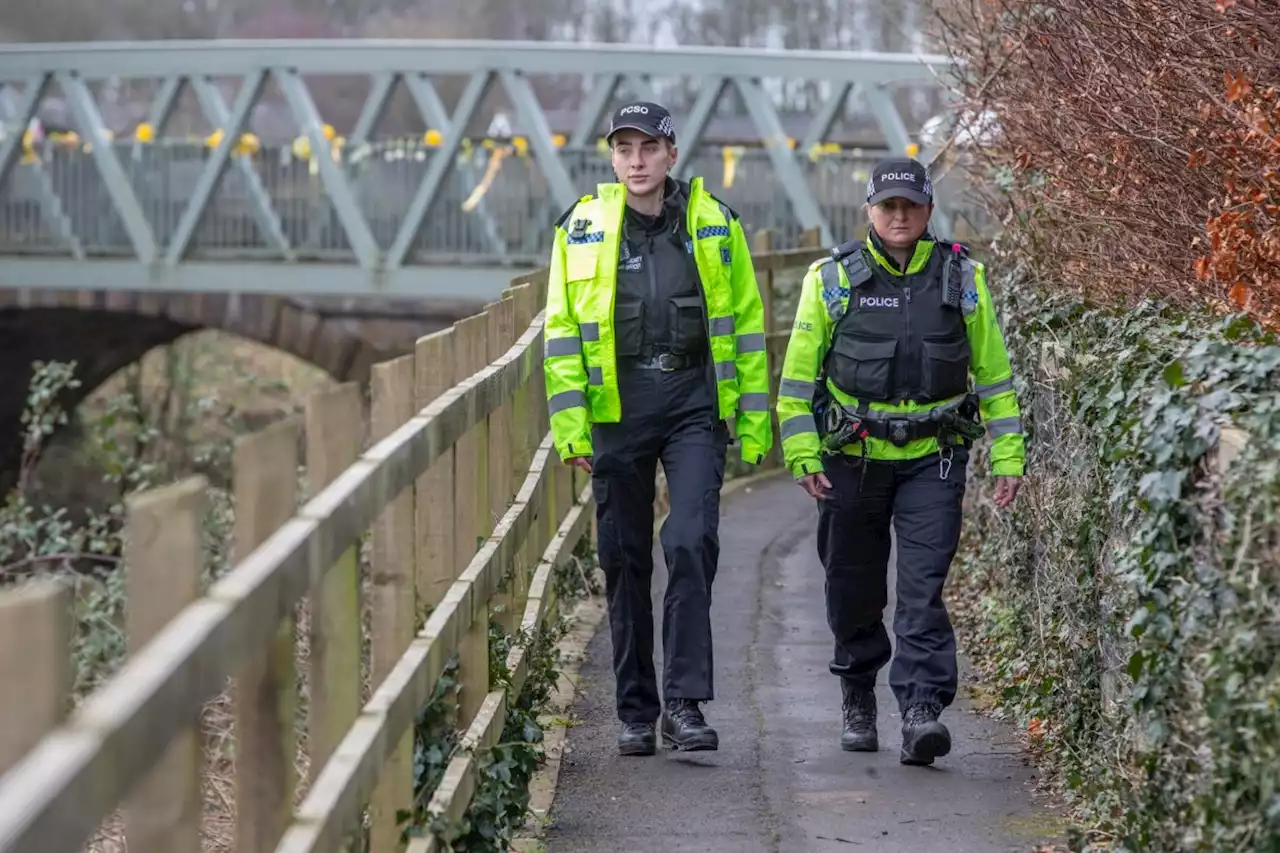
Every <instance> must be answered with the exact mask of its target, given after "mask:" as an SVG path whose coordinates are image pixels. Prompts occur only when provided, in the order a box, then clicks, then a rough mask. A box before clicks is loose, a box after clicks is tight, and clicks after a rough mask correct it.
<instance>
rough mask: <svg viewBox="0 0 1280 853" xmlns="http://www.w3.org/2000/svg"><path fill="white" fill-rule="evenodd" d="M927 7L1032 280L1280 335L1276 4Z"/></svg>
mask: <svg viewBox="0 0 1280 853" xmlns="http://www.w3.org/2000/svg"><path fill="white" fill-rule="evenodd" d="M938 2H939V5H940V6H941V7H942V8H939V9H938V11H939V17H940V19H941V21H942V31H943V33H942V38H943V40H944V41H945V42H946V43H947V46H948V48H949V49H950V51H951V52H952V54H953V55H955V56H957V57H959V58H960V59H962V60H963V61H964V62H965V63H966V64H967V68H968V73H967V74H966V75H965V77H966V82H965V84H964V92H963V94H964V97H965V100H966V101H967V104H965V108H966V109H967V110H968V111H970V113H969V114H971V115H975V116H977V115H982V114H983V113H984V112H986V111H992V112H994V113H995V115H996V121H997V122H998V126H999V131H1000V132H999V136H998V138H997V141H996V142H995V143H994V144H993V145H992V146H990V147H989V148H987V149H985V150H983V151H981V152H980V153H979V157H980V159H981V160H982V161H984V162H985V163H986V164H987V165H992V166H995V167H996V169H997V171H996V174H997V175H1003V177H1004V180H1005V183H1006V186H1007V188H1009V189H1010V190H1011V192H1010V194H1009V195H1008V196H1006V198H1007V200H1009V201H1011V203H1012V209H1011V210H1007V211H1004V214H1005V215H1006V226H1010V227H1008V228H1007V229H1006V234H1007V236H1008V237H1010V238H1013V239H1015V240H1020V241H1023V246H1022V248H1023V249H1024V250H1025V253H1026V254H1027V255H1029V256H1030V257H1031V258H1033V260H1034V263H1035V264H1036V265H1037V267H1038V268H1037V272H1039V273H1040V274H1042V275H1043V276H1045V277H1047V279H1048V280H1049V281H1051V282H1055V283H1059V284H1061V285H1063V286H1066V287H1070V288H1074V289H1078V290H1080V291H1082V292H1084V293H1085V294H1087V295H1088V296H1090V297H1091V298H1105V299H1124V300H1128V299H1132V298H1136V297H1142V296H1159V297H1165V298H1169V299H1171V300H1173V301H1175V302H1178V303H1180V304H1183V305H1185V306H1187V307H1193V306H1194V307H1197V308H1198V307H1200V306H1203V305H1204V303H1205V302H1206V301H1208V302H1210V303H1211V304H1213V305H1214V306H1215V308H1216V307H1221V308H1227V309H1230V308H1245V309H1247V310H1248V311H1249V312H1250V313H1251V314H1253V315H1254V316H1255V317H1257V318H1258V319H1261V320H1263V321H1264V322H1267V323H1268V324H1269V325H1272V326H1273V327H1274V326H1280V96H1278V94H1277V87H1278V86H1280V0H1216V2H1215V0H1035V2H1033V0H938Z"/></svg>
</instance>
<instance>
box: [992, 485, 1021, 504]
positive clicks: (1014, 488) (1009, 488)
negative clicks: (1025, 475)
mask: <svg viewBox="0 0 1280 853" xmlns="http://www.w3.org/2000/svg"><path fill="white" fill-rule="evenodd" d="M1021 485H1022V478H1021V477H996V506H997V507H999V508H1000V509H1004V508H1005V507H1007V506H1009V505H1010V504H1012V503H1013V499H1014V498H1015V497H1016V496H1017V494H1018V488H1019V487H1020V486H1021Z"/></svg>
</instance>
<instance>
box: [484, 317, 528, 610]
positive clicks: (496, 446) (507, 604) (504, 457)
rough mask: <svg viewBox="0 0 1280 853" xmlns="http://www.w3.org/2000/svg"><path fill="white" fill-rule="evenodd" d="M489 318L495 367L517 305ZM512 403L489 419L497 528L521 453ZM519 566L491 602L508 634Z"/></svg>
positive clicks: (491, 357) (491, 485)
mask: <svg viewBox="0 0 1280 853" xmlns="http://www.w3.org/2000/svg"><path fill="white" fill-rule="evenodd" d="M488 317H489V349H488V353H487V361H488V362H489V363H490V364H492V363H493V362H495V361H497V360H498V359H499V358H501V357H502V356H503V355H504V354H505V353H506V351H507V350H508V349H510V348H511V344H512V342H513V340H514V338H513V333H514V331H515V301H514V300H513V299H512V298H511V297H510V295H508V296H506V297H504V298H503V299H502V300H501V301H499V302H497V303H494V304H493V305H490V306H489V310H488ZM512 402H513V401H512V399H511V398H508V399H507V400H504V401H503V402H502V403H501V404H500V405H499V406H498V408H497V409H496V410H495V411H494V413H493V414H492V415H491V416H490V417H489V499H490V504H491V508H490V512H491V513H492V514H493V523H494V524H495V525H496V524H497V523H498V521H499V520H500V519H501V518H502V517H503V516H504V515H505V514H506V512H507V508H508V507H510V506H511V500H512V498H513V497H514V496H515V490H516V485H515V482H514V475H515V465H516V460H517V459H518V458H519V452H518V450H517V449H516V448H514V447H513V444H514V442H515V436H516V433H515V430H514V425H513V421H514V417H513V412H512ZM521 479H523V478H521ZM518 563H519V557H518V555H517V557H516V559H515V560H514V561H513V565H510V566H503V567H502V568H503V571H505V572H508V573H509V577H508V579H507V583H506V586H505V587H504V588H503V589H502V590H501V591H500V592H499V593H498V594H497V595H495V596H494V600H493V602H492V604H493V606H494V608H496V609H498V610H499V614H498V620H497V621H498V622H499V623H500V624H502V625H503V627H505V628H506V629H507V630H508V631H511V630H513V628H514V627H515V625H513V621H518V620H513V617H512V611H513V610H514V607H515V602H516V598H517V594H516V593H517V590H518V588H519V586H520V578H519V566H518Z"/></svg>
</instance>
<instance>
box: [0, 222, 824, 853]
mask: <svg viewBox="0 0 1280 853" xmlns="http://www.w3.org/2000/svg"><path fill="white" fill-rule="evenodd" d="M815 236H816V235H815ZM768 239H769V238H768V236H767V235H761V236H759V237H758V238H757V251H756V252H755V254H753V260H754V263H755V268H756V272H757V277H758V280H759V282H760V287H761V292H762V297H763V298H764V300H765V302H766V305H767V314H768V317H769V318H770V322H771V325H770V326H769V327H768V328H769V330H770V332H771V333H772V334H770V335H769V339H770V341H771V347H770V348H771V351H772V352H773V361H774V366H773V369H774V378H775V387H776V377H777V373H778V369H779V367H780V363H781V352H782V348H783V347H784V346H785V336H786V335H785V325H789V323H787V324H785V325H784V324H783V323H781V322H779V319H778V318H779V317H780V316H785V313H786V309H785V307H784V306H782V305H781V303H785V302H786V299H785V298H784V297H780V296H779V295H778V294H779V293H780V292H782V291H785V290H786V288H787V287H794V285H795V284H796V282H798V280H799V276H800V274H801V273H802V272H803V269H804V267H805V266H807V265H808V263H810V262H811V261H812V260H814V259H815V258H817V257H819V256H820V255H821V252H820V250H817V249H816V248H807V249H800V250H790V251H783V252H768V251H767V248H768V246H767V243H768ZM810 239H813V237H811V238H810ZM545 286H546V279H545V271H544V272H539V273H535V274H532V275H529V276H525V277H522V278H521V279H516V280H515V281H514V282H513V286H512V287H511V288H510V289H509V290H508V291H507V292H506V294H505V295H504V298H503V299H502V300H501V301H499V302H497V303H494V304H491V305H489V306H488V307H487V309H486V311H484V312H483V313H481V314H478V315H475V316H473V317H469V318H466V319H464V320H461V321H459V322H457V323H455V324H454V326H453V327H452V328H450V329H448V330H445V331H442V332H439V333H436V334H433V335H429V336H427V337H424V338H422V339H420V340H419V341H418V344H417V347H416V350H415V352H414V353H412V354H410V355H406V356H403V357H400V358H397V359H394V360H391V361H387V362H383V363H380V364H378V365H376V366H375V368H374V370H373V374H372V378H371V381H370V405H369V412H370V414H369V417H368V419H367V421H366V419H365V418H364V416H363V406H362V399H361V398H362V395H361V391H360V388H359V387H358V386H357V385H354V384H350V383H348V384H342V385H337V386H335V387H332V388H330V389H326V390H323V391H321V392H319V393H317V394H316V395H314V396H313V397H311V398H310V399H309V400H308V401H307V405H306V410H305V415H304V417H302V418H300V419H297V420H294V419H290V420H285V421H281V422H279V423H277V424H274V425H272V426H270V427H268V428H266V429H265V430H262V431H261V432H258V433H256V434H253V435H250V436H247V437H244V438H242V439H240V440H239V441H238V442H237V445H236V448H235V452H234V454H233V460H232V464H233V471H232V488H233V492H234V510H235V526H234V531H233V538H234V545H233V550H234V554H233V558H234V560H235V565H234V566H233V568H232V569H231V570H230V571H229V572H228V573H227V574H225V575H224V576H222V577H221V578H219V579H217V580H216V581H215V582H214V583H213V585H212V587H211V588H210V589H209V591H208V592H207V594H205V595H203V596H202V595H200V592H199V590H200V584H201V575H202V572H203V571H204V567H205V562H206V561H205V554H204V544H203V538H204V537H203V531H202V520H203V518H204V506H203V504H204V500H205V487H206V484H205V482H204V481H203V479H202V478H199V477H193V478H190V479H186V480H183V481H181V482H178V483H176V484H173V485H170V486H165V487H162V488H157V489H153V490H150V491H147V492H144V493H140V494H136V495H134V496H132V497H131V498H130V500H129V502H128V520H127V530H126V537H125V541H126V548H125V553H124V554H123V565H124V568H123V569H122V571H124V572H125V573H126V588H127V599H128V607H127V610H128V617H127V625H126V626H125V631H126V634H127V637H128V644H129V657H128V658H127V659H126V661H125V663H124V665H123V666H122V668H121V669H120V670H119V671H118V672H117V673H116V675H115V676H114V677H112V678H111V679H110V680H109V681H108V682H106V683H105V684H104V685H102V686H101V687H100V688H99V689H98V690H96V691H95V692H94V693H92V694H90V695H89V696H88V697H87V698H86V699H85V700H84V701H83V702H82V703H81V704H80V705H79V707H77V708H76V709H75V710H74V711H70V710H69V705H70V699H69V692H70V689H69V685H70V677H69V666H70V664H69V661H70V660H71V656H70V653H69V650H68V643H69V639H70V634H71V633H72V629H71V626H70V624H69V613H70V607H69V601H68V599H67V593H66V592H65V591H64V590H63V589H62V588H60V587H57V586H54V585H52V584H49V583H41V582H38V581H37V582H34V583H32V584H31V585H29V586H26V587H23V588H21V589H18V590H10V591H8V592H6V593H4V594H0V673H3V678H4V682H3V684H4V689H3V690H2V691H0V773H4V775H3V776H0V851H3V853H36V851H38V852H39V853H62V852H63V851H66V853H71V851H78V850H81V849H83V845H84V844H85V841H86V839H88V838H89V837H90V836H91V835H92V834H93V833H94V831H95V829H96V828H98V827H100V826H101V825H102V823H103V822H104V820H106V819H110V818H113V817H115V816H117V815H118V816H119V817H121V818H122V820H123V828H124V835H125V837H126V839H127V843H128V849H129V850H130V851H131V853H139V851H140V853H150V851H164V853H186V851H197V850H200V849H201V825H202V812H203V802H202V794H201V785H202V767H203V764H202V746H201V739H200V728H199V726H200V714H201V711H202V708H204V707H205V705H206V703H208V702H209V701H210V700H213V699H215V698H217V697H219V696H220V695H222V694H223V692H224V690H226V688H227V687H228V684H229V683H230V684H231V690H230V695H231V701H232V702H233V704H234V709H235V713H234V716H235V730H234V740H235V744H236V749H235V755H236V758H235V768H234V772H235V790H234V792H233V795H232V799H233V800H234V806H233V809H234V812H235V827H236V829H235V835H236V840H235V848H234V849H236V850H237V851H241V853H258V851H275V853H286V851H288V853H301V851H333V850H337V849H340V848H341V847H342V846H343V845H344V843H345V842H346V840H347V839H348V838H349V837H350V836H351V835H352V834H353V833H355V832H358V831H360V830H361V829H362V827H363V826H365V825H366V820H367V827H368V832H369V841H370V845H369V849H371V850H373V851H379V853H380V851H383V850H393V849H400V847H399V843H400V842H399V839H400V836H401V833H402V832H403V830H404V827H403V821H402V816H400V815H398V814H397V813H398V812H401V811H403V810H406V809H409V808H410V806H411V805H412V803H413V799H414V795H415V792H414V787H413V773H414V767H413V764H414V753H413V740H414V726H415V720H416V718H417V715H418V714H419V713H420V711H421V709H423V708H424V706H426V705H427V704H428V702H429V701H431V700H433V697H434V691H435V690H436V687H437V683H438V679H439V677H440V675H441V674H442V673H444V672H445V671H446V668H447V667H448V666H449V665H450V664H451V662H453V661H455V660H456V664H457V669H458V672H457V676H456V679H457V681H458V683H460V684H461V690H460V694H459V695H458V697H457V699H456V703H457V705H456V720H457V727H458V729H459V730H460V731H461V732H462V733H463V736H462V739H461V745H460V748H458V749H457V750H456V751H455V752H454V754H453V755H452V756H451V757H450V759H449V763H448V765H447V767H446V768H445V772H444V775H443V778H442V780H441V781H440V783H439V784H438V786H437V787H436V788H435V790H434V793H433V794H432V796H431V799H430V801H429V803H428V804H427V806H426V814H427V815H428V816H444V817H451V818H458V817H460V816H461V815H463V814H464V813H465V811H466V809H467V808H468V806H469V805H470V803H471V801H472V797H473V796H474V793H475V786H476V762H477V760H478V757H479V756H480V755H481V754H482V752H483V750H484V749H485V748H486V747H488V746H491V745H492V744H493V743H494V742H495V740H496V738H497V737H498V736H499V734H500V733H501V731H502V726H503V721H504V715H505V712H506V708H507V707H508V705H509V703H511V702H512V701H514V700H515V699H516V698H517V697H518V695H519V692H520V689H521V685H522V684H523V683H524V680H525V677H526V668H527V665H528V660H527V655H528V654H529V649H528V647H527V645H526V643H527V642H528V640H527V638H528V637H530V636H531V635H533V634H535V633H536V632H537V630H538V629H539V628H540V627H541V626H542V625H544V624H545V623H546V622H547V620H548V619H549V618H550V617H551V616H552V614H554V613H555V612H556V608H557V602H556V594H555V590H554V588H553V586H552V584H551V580H552V578H553V571H554V568H555V566H556V565H557V564H560V563H561V562H562V561H564V560H565V559H566V558H567V557H568V555H569V554H570V553H571V552H572V551H573V550H574V548H575V547H576V546H577V545H578V543H580V542H581V541H582V540H583V538H584V537H585V536H587V535H589V534H588V531H589V528H590V522H591V517H592V512H593V510H592V505H591V502H590V495H591V493H590V489H589V488H584V487H585V486H586V480H585V478H584V477H582V475H580V474H577V473H576V469H572V468H569V467H567V466H564V465H562V464H560V462H559V460H558V458H557V456H556V453H555V450H554V448H553V447H552V443H551V438H550V435H549V433H548V432H547V429H546V423H547V413H546V398H545V393H544V385H543V381H542V354H543V346H542V342H543V315H542V314H541V313H536V312H538V311H539V307H538V306H540V305H541V304H542V303H543V301H544V294H545ZM780 327H781V328H780ZM366 430H367V431H368V434H369V437H370V440H371V445H370V446H369V447H368V448H367V449H364V450H363V452H362V451H361V447H362V444H363V434H364V433H365V431H366ZM300 445H303V446H305V461H306V465H305V472H304V474H303V475H302V476H301V477H300V476H299V470H300V466H299V465H298V462H299V460H298V448H299V446H300ZM776 461H777V460H776V453H775V457H774V459H773V460H772V462H771V464H775V465H776ZM300 480H301V484H300ZM300 485H301V487H302V488H305V490H306V491H307V492H308V493H310V497H309V499H307V500H305V502H303V503H301V505H300V506H299V490H300ZM659 500H660V503H661V500H662V499H661V498H660V499H659ZM366 533H367V534H368V539H367V542H366V540H365V535H366ZM363 545H367V546H368V548H369V567H368V571H367V572H361V567H360V561H359V559H358V557H359V555H358V551H359V550H360V549H361V548H362V546H363ZM362 574H364V575H365V577H363V578H362V577H361V576H362ZM362 583H363V584H364V585H365V586H366V589H367V592H366V593H365V594H364V595H363V596H362V593H361V592H360V590H361V586H362ZM362 597H367V608H368V612H367V621H368V626H367V628H366V627H364V625H363V624H362V622H363V618H362V617H363V616H364V615H365V614H362V609H363V607H362V605H363V603H362ZM302 605H305V606H302ZM300 619H302V620H303V621H304V622H305V627H300V624H301V623H300V621H299V620H300ZM490 619H493V620H496V621H498V622H500V624H502V625H503V627H504V629H506V630H508V631H509V632H511V633H512V634H513V636H514V637H515V638H516V639H515V642H514V644H513V646H512V649H511V651H510V653H509V654H508V655H507V657H506V667H507V671H508V672H509V673H510V678H509V680H508V682H507V683H506V684H499V685H491V684H490V681H489V677H490V674H489V657H490V648H489V622H490ZM299 635H302V636H303V637H305V640H306V645H305V646H304V648H305V651H304V653H303V655H301V656H298V655H297V654H296V648H295V643H296V642H297V639H298V638H299ZM366 647H367V648H368V652H367V656H368V674H367V681H368V684H367V686H365V684H364V682H365V675H364V673H363V672H362V668H363V666H364V662H363V658H364V657H365V655H366V652H365V651H364V649H365V648H366ZM455 656H456V658H455ZM300 661H301V662H302V665H303V666H305V670H306V676H305V678H306V682H307V685H308V687H307V689H306V690H305V691H303V693H304V695H305V696H306V703H307V707H306V713H305V719H306V726H305V729H306V731H305V748H303V750H302V751H303V752H305V755H304V756H303V758H304V761H302V762H301V763H302V764H303V765H304V766H305V767H306V770H305V771H304V772H305V775H306V778H305V779H302V780H299V779H298V778H297V777H296V774H295V769H294V768H295V767H296V766H297V764H298V763H299V762H298V759H299V755H298V752H299V749H300V748H299V746H298V742H299V737H298V734H299V732H298V728H299V723H298V717H299V714H298V695H299V693H298V688H297V684H298V675H299V674H298V671H297V667H298V664H299V662H300ZM6 771H7V772H6ZM366 810H367V817H366ZM446 825H447V823H446ZM439 843H440V842H439V840H438V839H437V837H436V836H435V835H434V834H432V833H430V832H428V833H426V834H425V835H423V836H422V837H420V838H414V839H412V840H411V841H410V844H409V847H408V850H409V851H411V853H425V851H428V850H434V849H437V845H438V844H439Z"/></svg>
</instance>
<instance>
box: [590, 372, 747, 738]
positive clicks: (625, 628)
mask: <svg viewBox="0 0 1280 853" xmlns="http://www.w3.org/2000/svg"><path fill="white" fill-rule="evenodd" d="M618 384H619V392H620V394H621V396H622V401H623V402H622V411H623V416H622V421H621V422H620V423H616V424H596V425H595V426H594V427H593V429H592V445H593V448H594V451H595V454H594V458H593V460H592V477H591V486H592V490H593V493H594V497H595V502H596V521H597V529H596V535H597V541H598V552H599V558H600V565H601V568H602V569H603V570H604V575H605V595H606V598H607V601H608V607H609V627H610V631H611V633H612V638H613V671H614V675H615V677H616V679H617V710H618V718H619V719H620V720H621V721H622V722H624V723H652V722H656V721H657V719H658V717H659V714H660V712H661V701H660V699H659V696H658V686H657V679H656V677H655V674H654V661H653V658H654V649H653V634H654V630H653V597H652V577H653V524H654V515H653V504H654V498H655V477H656V475H657V463H658V461H659V460H661V461H662V468H663V471H664V472H665V473H666V478H667V488H668V491H669V492H670V499H671V508H670V514H669V515H668V516H667V518H666V521H665V522H664V523H663V525H662V531H661V534H660V538H661V542H662V550H663V553H664V555H665V558H666V564H667V574H668V578H667V586H666V591H665V596H664V598H665V601H664V605H663V621H662V647H663V680H662V694H663V695H662V698H664V699H692V700H697V701H703V700H710V699H712V698H714V695H713V694H714V683H713V679H712V666H713V661H712V647H711V641H712V638H711V585H712V582H713V581H714V580H715V576H716V565H717V563H718V561H719V558H720V536H719V530H720V487H721V486H722V485H723V483H724V468H725V455H726V452H727V448H728V444H729V430H728V427H727V426H726V425H725V424H724V422H723V421H721V420H720V419H719V416H718V406H717V405H716V399H715V396H714V394H715V392H714V390H713V387H712V385H711V384H710V379H709V377H708V373H707V370H706V367H705V363H704V364H703V365H699V366H694V367H691V368H688V369H682V370H675V371H670V372H664V371H661V370H658V369H654V368H653V367H649V366H645V367H634V366H631V367H626V366H623V365H620V369H619V383H618Z"/></svg>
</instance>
